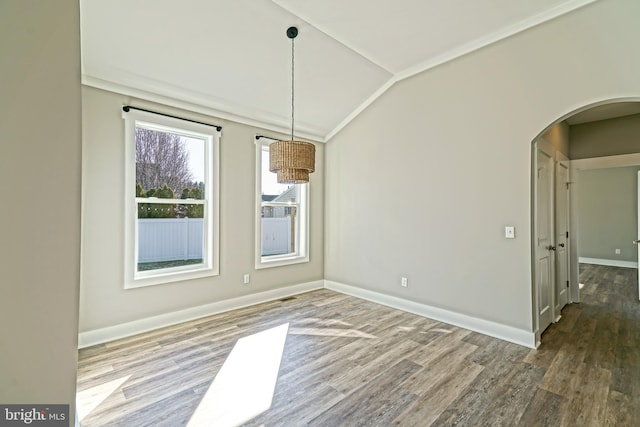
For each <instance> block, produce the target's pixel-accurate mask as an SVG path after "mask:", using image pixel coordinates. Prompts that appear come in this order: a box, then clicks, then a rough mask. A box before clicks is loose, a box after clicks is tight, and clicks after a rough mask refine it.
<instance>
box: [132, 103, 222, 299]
mask: <svg viewBox="0 0 640 427" xmlns="http://www.w3.org/2000/svg"><path fill="white" fill-rule="evenodd" d="M123 117H124V119H125V132H126V135H125V141H126V170H125V211H126V218H125V287H127V288H133V287H140V286H148V285H156V284H160V283H167V282H174V281H178V280H185V279H191V278H196V277H204V276H211V275H216V274H218V258H219V256H218V192H219V191H218V182H219V179H218V176H219V174H218V171H219V167H218V164H219V162H218V152H219V144H218V142H219V133H218V131H217V130H216V128H215V127H210V126H206V125H202V124H198V123H192V122H189V121H184V120H180V119H175V118H172V117H165V116H161V115H158V114H152V113H148V112H144V111H137V110H130V111H129V112H125V113H123Z"/></svg>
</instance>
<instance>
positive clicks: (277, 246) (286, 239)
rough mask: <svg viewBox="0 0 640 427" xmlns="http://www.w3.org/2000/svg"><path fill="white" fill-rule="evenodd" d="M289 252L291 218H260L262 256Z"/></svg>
mask: <svg viewBox="0 0 640 427" xmlns="http://www.w3.org/2000/svg"><path fill="white" fill-rule="evenodd" d="M289 252H291V217H290V216H286V217H280V218H262V256H267V255H281V254H287V253H289Z"/></svg>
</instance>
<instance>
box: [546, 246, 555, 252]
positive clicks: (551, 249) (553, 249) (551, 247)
mask: <svg viewBox="0 0 640 427" xmlns="http://www.w3.org/2000/svg"><path fill="white" fill-rule="evenodd" d="M547 249H549V250H550V251H555V250H556V247H555V246H549V247H548V248H547Z"/></svg>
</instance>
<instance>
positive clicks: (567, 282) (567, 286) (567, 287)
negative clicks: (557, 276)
mask: <svg viewBox="0 0 640 427" xmlns="http://www.w3.org/2000/svg"><path fill="white" fill-rule="evenodd" d="M568 287H569V281H568V280H567V288H568Z"/></svg>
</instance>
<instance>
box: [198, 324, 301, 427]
mask: <svg viewBox="0 0 640 427" xmlns="http://www.w3.org/2000/svg"><path fill="white" fill-rule="evenodd" d="M288 330H289V324H288V323H285V324H284V325H280V326H276V327H275V328H271V329H267V330H266V331H262V332H258V333H256V334H253V335H249V336H247V337H244V338H240V339H239V340H238V342H237V343H236V345H235V346H234V347H233V349H232V350H231V353H229V356H228V357H227V360H225V362H224V365H222V368H220V371H219V372H218V375H216V378H215V379H214V380H213V383H211V386H210V387H209V389H208V390H207V392H206V393H205V395H204V397H203V398H202V400H201V401H200V404H199V405H198V408H197V409H196V411H195V412H194V413H193V416H192V417H191V419H190V420H189V423H188V424H187V427H199V426H220V427H223V426H236V425H239V424H242V423H244V422H246V421H248V420H250V419H251V418H253V417H255V416H257V415H259V414H261V413H262V412H264V411H266V410H267V409H269V408H270V407H271V402H272V400H273V392H274V390H275V387H276V380H277V379H278V371H279V370H280V361H281V359H282V353H283V351H284V345H285V341H286V339H287V332H288Z"/></svg>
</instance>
